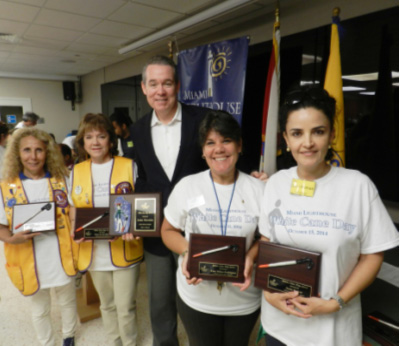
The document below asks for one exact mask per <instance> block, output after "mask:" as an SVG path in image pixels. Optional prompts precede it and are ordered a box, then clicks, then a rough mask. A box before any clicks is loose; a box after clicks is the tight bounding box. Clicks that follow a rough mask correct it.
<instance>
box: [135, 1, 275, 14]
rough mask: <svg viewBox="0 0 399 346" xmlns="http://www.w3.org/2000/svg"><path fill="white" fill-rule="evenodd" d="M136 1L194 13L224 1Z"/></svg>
mask: <svg viewBox="0 0 399 346" xmlns="http://www.w3.org/2000/svg"><path fill="white" fill-rule="evenodd" d="M273 1H274V0H273ZM134 2H137V3H141V4H143V5H148V6H153V7H158V8H162V9H165V10H170V11H174V12H179V13H193V12H198V11H199V10H201V9H205V8H208V7H213V6H215V5H217V4H218V3H220V2H222V0H217V1H216V0H185V1H181V0H168V1H163V0H134Z"/></svg>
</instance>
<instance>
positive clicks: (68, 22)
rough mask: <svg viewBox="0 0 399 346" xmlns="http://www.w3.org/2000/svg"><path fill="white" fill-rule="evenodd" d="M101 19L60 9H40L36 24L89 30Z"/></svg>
mask: <svg viewBox="0 0 399 346" xmlns="http://www.w3.org/2000/svg"><path fill="white" fill-rule="evenodd" d="M99 22H100V19H97V18H90V17H86V16H79V15H77V14H70V13H65V12H60V11H53V10H46V9H43V10H41V11H40V13H39V15H38V17H37V18H36V20H35V23H36V24H39V25H47V26H52V27H55V28H63V29H72V30H76V31H87V30H90V29H91V28H92V27H93V26H95V25H96V24H98V23H99Z"/></svg>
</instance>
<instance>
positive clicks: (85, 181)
mask: <svg viewBox="0 0 399 346" xmlns="http://www.w3.org/2000/svg"><path fill="white" fill-rule="evenodd" d="M75 143H76V146H77V148H78V151H79V156H80V157H81V158H82V157H83V158H85V160H84V161H83V162H81V163H79V164H76V165H75V166H74V167H73V171H72V175H71V191H70V199H71V204H72V205H73V206H74V207H76V208H96V207H97V208H98V207H103V208H108V207H109V200H110V194H125V193H130V192H132V191H133V189H134V180H135V179H134V174H135V172H134V167H133V161H132V160H130V159H127V158H123V157H119V156H116V154H117V137H116V135H115V133H114V129H113V126H112V124H111V122H110V120H109V119H108V118H107V117H106V116H104V115H103V114H91V113H89V114H86V115H85V116H84V117H83V119H82V121H81V123H80V126H79V130H78V134H77V136H76V140H75ZM71 215H73V216H72V218H71V220H72V221H73V224H74V223H75V212H73V213H72V212H71ZM78 242H80V249H79V257H78V269H79V271H81V272H86V271H87V270H89V271H90V274H91V277H92V279H93V283H94V286H95V288H96V290H97V292H98V294H99V297H100V310H101V315H102V319H103V322H104V328H105V330H106V332H107V334H108V336H109V337H110V339H111V340H112V342H113V343H114V344H115V345H122V344H123V345H124V346H127V345H131V346H134V345H136V339H137V318H136V315H137V312H136V295H137V283H138V278H139V271H140V263H141V261H142V259H143V245H142V240H141V239H133V236H132V234H131V233H129V234H125V235H123V236H122V237H118V238H115V239H112V240H110V241H109V240H100V239H99V240H97V239H96V240H87V241H84V242H82V241H81V240H79V241H78Z"/></svg>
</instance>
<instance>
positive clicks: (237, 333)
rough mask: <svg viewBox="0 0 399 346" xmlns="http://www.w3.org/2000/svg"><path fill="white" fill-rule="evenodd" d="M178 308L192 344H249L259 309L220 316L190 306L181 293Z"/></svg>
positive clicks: (192, 345) (207, 345) (233, 345)
mask: <svg viewBox="0 0 399 346" xmlns="http://www.w3.org/2000/svg"><path fill="white" fill-rule="evenodd" d="M177 309H178V311H179V315H180V317H181V320H182V321H183V324H184V327H185V329H186V332H187V335H188V339H189V341H190V346H248V340H249V337H250V335H251V332H252V329H253V328H254V326H255V323H256V321H257V319H258V316H259V311H260V309H258V310H257V311H255V312H253V313H252V314H249V315H243V316H219V315H211V314H206V313H203V312H200V311H197V310H194V309H192V308H190V307H189V306H188V305H187V304H185V303H184V302H183V301H182V300H181V298H180V297H179V295H178V296H177Z"/></svg>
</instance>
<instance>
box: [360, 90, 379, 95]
mask: <svg viewBox="0 0 399 346" xmlns="http://www.w3.org/2000/svg"><path fill="white" fill-rule="evenodd" d="M359 94H360V95H375V91H362V92H361V93H359Z"/></svg>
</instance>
